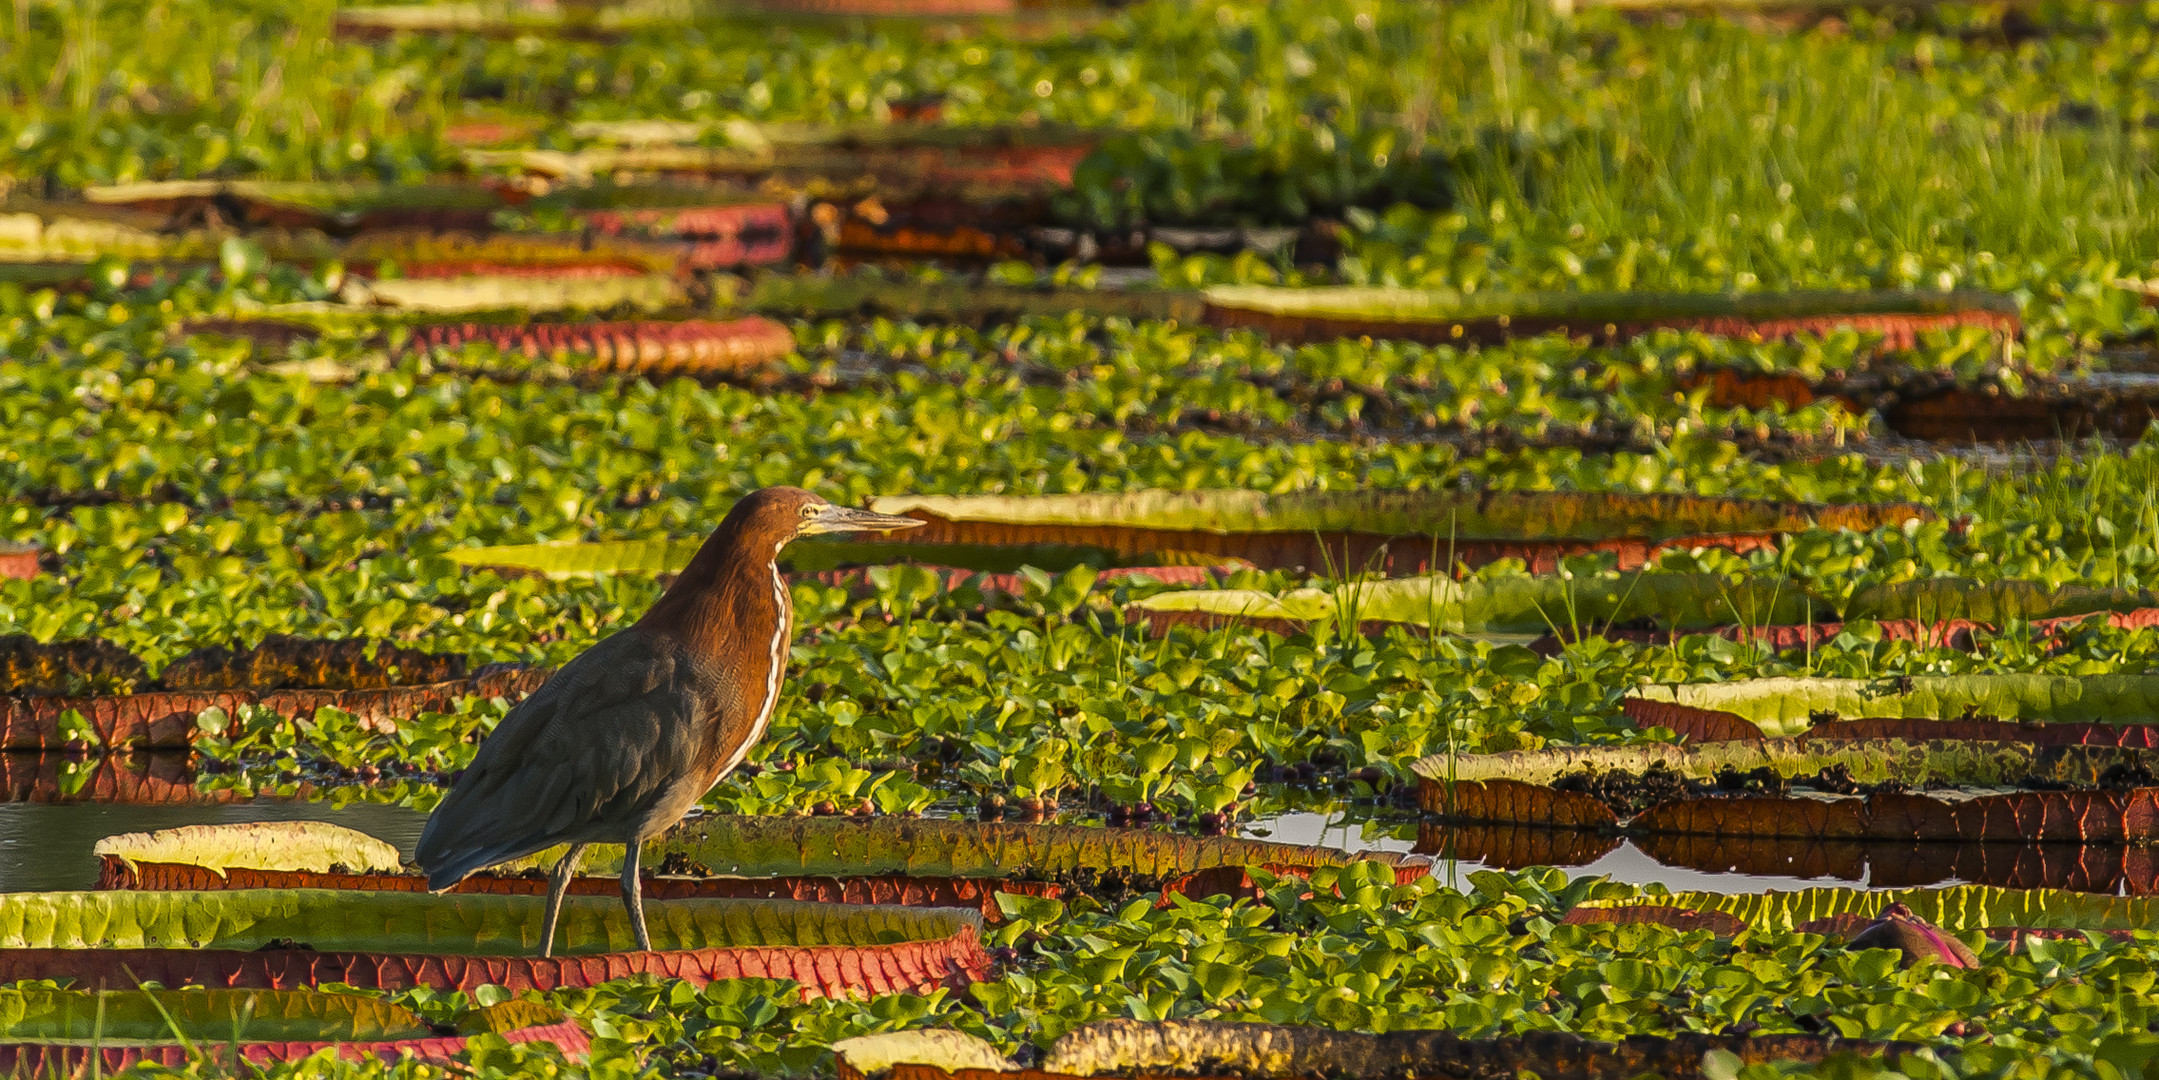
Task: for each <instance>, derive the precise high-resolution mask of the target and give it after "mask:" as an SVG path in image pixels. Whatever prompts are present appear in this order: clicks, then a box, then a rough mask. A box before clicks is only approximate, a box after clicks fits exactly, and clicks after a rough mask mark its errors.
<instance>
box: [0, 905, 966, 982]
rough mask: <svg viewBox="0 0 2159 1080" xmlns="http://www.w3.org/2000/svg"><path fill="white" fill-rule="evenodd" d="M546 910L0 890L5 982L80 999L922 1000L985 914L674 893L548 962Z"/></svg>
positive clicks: (561, 948)
mask: <svg viewBox="0 0 2159 1080" xmlns="http://www.w3.org/2000/svg"><path fill="white" fill-rule="evenodd" d="M542 904H543V900H542V898H540V897H537V896H489V895H451V896H430V895H426V894H413V893H399V892H338V891H331V890H319V889H292V890H271V889H262V890H246V891H226V892H189V893H153V892H132V891H109V892H87V893H68V892H62V893H15V894H8V895H5V896H0V980H20V979H47V978H57V977H62V976H65V977H69V978H72V979H74V980H75V984H76V985H78V986H82V987H86V988H102V987H128V986H135V985H138V980H149V981H155V982H159V983H163V984H166V985H186V984H192V983H205V984H211V985H219V986H233V987H268V988H280V987H291V986H306V985H313V984H315V983H316V982H318V981H337V982H345V983H351V984H353V985H356V986H366V987H370V988H379V989H398V988H403V987H409V986H434V987H439V988H449V989H466V990H469V989H472V988H474V987H477V986H480V985H483V984H487V983H495V984H499V985H503V986H507V987H510V988H511V989H519V988H523V987H528V986H538V987H542V988H545V987H552V986H582V985H592V984H594V983H597V982H601V981H605V980H607V979H611V978H624V977H628V976H631V975H635V974H638V973H641V972H653V973H656V974H665V975H669V976H674V977H679V978H684V979H688V980H690V981H692V982H696V983H702V982H706V981H709V980H713V979H728V978H786V979H794V980H795V981H797V982H800V983H802V984H803V986H804V988H805V990H806V992H809V993H813V994H839V993H847V992H851V991H868V992H871V993H886V992H891V991H896V990H915V991H918V992H919V991H923V990H927V989H929V988H931V987H934V986H939V985H945V984H946V983H947V982H948V981H964V980H965V979H968V978H971V977H976V976H979V975H980V974H982V973H983V972H984V971H985V970H986V968H987V958H986V957H985V956H984V954H983V953H982V949H981V945H980V943H979V940H978V936H979V928H980V925H981V918H980V916H979V915H976V914H975V913H973V912H968V911H962V910H960V909H956V908H902V907H879V906H871V905H830V904H805V903H796V902H792V901H781V900H667V901H654V902H650V903H647V904H646V905H645V914H646V919H647V922H648V926H649V928H650V931H651V936H652V940H653V944H654V945H655V946H656V947H657V951H653V952H639V951H635V950H636V940H635V936H634V935H633V933H632V932H631V928H630V925H629V921H628V917H627V916H626V915H625V914H624V912H623V910H622V905H621V903H620V901H619V900H616V899H614V898H611V897H584V896H578V897H571V898H569V899H568V900H566V901H565V902H564V906H563V911H562V926H561V931H560V933H559V934H558V937H557V939H556V945H557V950H558V952H557V955H556V956H555V957H553V958H550V959H538V958H536V957H534V956H533V955H532V954H533V953H534V952H535V951H536V950H537V945H538V940H539V930H540V919H541V907H542Z"/></svg>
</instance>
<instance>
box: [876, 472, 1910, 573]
mask: <svg viewBox="0 0 2159 1080" xmlns="http://www.w3.org/2000/svg"><path fill="white" fill-rule="evenodd" d="M871 508H872V509H875V510H877V511H879V512H880V513H887V514H907V515H910V516H913V517H917V518H921V519H922V520H924V521H926V522H928V523H929V524H928V525H927V526H925V527H924V528H922V529H918V530H915V531H914V532H913V533H911V534H910V542H913V543H924V544H931V543H976V544H1001V545H1014V544H1041V543H1051V544H1075V545H1087V546H1103V547H1109V548H1111V549H1113V550H1116V551H1120V552H1127V553H1136V552H1140V551H1199V552H1206V553H1209V554H1212V555H1215V556H1231V557H1236V558H1242V559H1246V560H1248V561H1250V562H1252V563H1253V564H1255V565H1258V566H1261V567H1268V568H1277V567H1304V568H1307V569H1313V570H1318V569H1323V568H1329V567H1332V568H1336V569H1339V570H1341V571H1343V572H1354V571H1358V570H1363V569H1367V568H1373V569H1380V570H1383V571H1385V572H1387V573H1390V574H1402V573H1410V572H1429V571H1432V570H1435V569H1443V567H1441V566H1439V564H1440V563H1441V562H1442V561H1443V560H1445V559H1446V558H1447V557H1448V556H1450V555H1451V556H1452V557H1453V558H1454V559H1455V560H1456V561H1459V562H1465V563H1469V564H1471V565H1476V564H1480V563H1485V562H1490V561H1493V560H1495V559H1501V558H1510V557H1512V558H1524V559H1527V560H1529V561H1530V562H1531V565H1532V567H1533V568H1537V569H1548V568H1550V567H1552V566H1554V565H1556V561H1557V559H1558V557H1559V556H1561V555H1564V554H1573V553H1579V552H1591V551H1603V552H1612V553H1615V554H1617V555H1618V557H1619V561H1620V563H1621V565H1622V566H1639V565H1641V564H1642V563H1643V562H1645V561H1646V560H1647V559H1648V557H1649V555H1650V553H1651V552H1652V551H1654V550H1656V549H1657V548H1660V547H1696V546H1705V545H1706V546H1719V547H1729V548H1734V549H1744V550H1752V549H1755V548H1759V547H1766V546H1770V545H1772V544H1773V542H1774V538H1775V537H1776V536H1777V535H1779V534H1782V533H1786V532H1796V531H1800V530H1804V529H1808V528H1831V529H1839V528H1850V529H1873V528H1877V527H1880V526H1884V525H1896V524H1901V523H1903V522H1905V521H1908V520H1914V519H1918V520H1926V519H1929V518H1931V517H1932V516H1933V515H1932V513H1931V512H1930V511H1928V510H1926V509H1925V508H1923V507H1920V506H1917V505H1914V504H1911V503H1882V504H1839V505H1812V504H1802V503H1780V502H1772V501H1766V500H1753V499H1725V498H1709V497H1705V496H1692V495H1630V494H1616V493H1583V492H1524V491H1484V492H1468V493H1464V492H1444V491H1422V492H1407V491H1307V492H1293V493H1289V494H1283V495H1270V494H1267V493H1265V492H1259V491H1132V492H1121V493H1114V494H1091V495H1043V496H996V495H991V496H884V497H880V498H876V499H873V500H871Z"/></svg>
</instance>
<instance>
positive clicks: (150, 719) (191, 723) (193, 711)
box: [0, 667, 550, 750]
mask: <svg viewBox="0 0 2159 1080" xmlns="http://www.w3.org/2000/svg"><path fill="white" fill-rule="evenodd" d="M549 674H550V671H549V670H548V669H544V668H510V667H497V668H495V669H493V670H483V671H482V672H481V673H479V674H477V675H475V676H473V677H472V678H469V679H457V680H453V681H450V682H440V683H428V684H425V685H420V686H390V687H380V688H371V689H361V690H189V691H164V692H152V693H140V694H120V695H113V696H94V697H17V696H0V749H5V750H52V749H61V748H65V747H67V746H69V745H71V741H70V737H69V731H68V726H67V723H66V722H65V721H66V717H67V714H68V713H70V712H73V713H76V714H78V715H79V716H81V718H82V720H83V722H84V723H85V724H87V726H88V730H89V731H90V732H92V733H94V734H95V735H96V736H97V737H98V739H99V740H100V741H101V743H102V745H104V746H107V747H111V748H115V749H136V750H145V749H173V748H179V747H185V746H188V745H190V744H191V743H193V742H194V740H195V737H196V735H197V734H198V733H199V732H200V730H201V729H200V728H199V726H198V725H197V723H196V717H197V716H199V715H201V714H203V713H206V712H213V711H215V712H220V713H222V714H224V715H226V716H230V715H233V714H235V713H237V712H238V711H239V710H240V709H242V708H246V707H253V708H256V709H263V710H267V711H269V712H273V713H276V714H277V715H279V716H292V717H312V716H314V715H315V713H316V711H317V710H320V709H325V708H331V709H341V710H343V711H345V712H348V713H351V714H352V715H353V716H354V717H356V718H357V719H359V720H361V721H363V722H366V723H377V724H382V723H388V724H393V725H394V723H395V722H396V721H397V720H398V719H399V718H402V717H410V716H415V715H417V714H419V713H421V712H448V711H451V710H453V709H454V708H455V707H456V706H457V703H458V702H460V701H462V700H464V699H465V698H468V697H477V698H483V699H484V698H495V697H505V698H509V699H511V700H513V701H514V700H518V699H521V698H523V697H524V696H525V695H526V694H529V693H531V692H532V691H534V690H536V689H538V688H539V687H540V684H541V683H543V682H545V681H546V680H547V676H548V675H549Z"/></svg>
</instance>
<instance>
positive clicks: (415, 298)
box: [346, 274, 689, 313]
mask: <svg viewBox="0 0 2159 1080" xmlns="http://www.w3.org/2000/svg"><path fill="white" fill-rule="evenodd" d="M346 288H347V290H348V291H349V292H352V293H353V294H354V298H355V300H356V302H359V303H363V304H365V303H372V304H380V305H383V306H386V307H393V308H401V309H404V310H406V311H428V312H437V313H450V312H473V311H527V312H542V311H605V310H608V309H610V308H618V307H624V308H637V309H640V310H645V311H657V310H659V309H662V308H667V307H674V306H678V305H681V304H685V303H687V302H688V299H689V297H688V295H687V294H686V293H684V292H683V291H682V285H681V283H680V282H678V281H676V280H675V279H674V278H672V277H669V276H666V275H663V274H644V275H638V276H610V277H505V276H499V275H498V276H484V275H476V276H471V277H453V278H394V279H389V280H382V281H375V282H372V283H368V284H364V285H363V284H361V283H359V282H348V283H347V285H346Z"/></svg>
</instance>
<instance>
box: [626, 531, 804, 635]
mask: <svg viewBox="0 0 2159 1080" xmlns="http://www.w3.org/2000/svg"><path fill="white" fill-rule="evenodd" d="M784 543H786V541H785V540H777V541H775V540H768V539H764V538H761V537H755V536H739V535H738V536H730V535H726V534H723V533H716V534H714V535H713V536H712V538H711V539H708V540H706V541H705V543H704V546H703V547H700V548H698V549H697V557H696V558H694V559H691V560H690V565H689V566H687V567H685V568H683V571H682V574H681V575H680V576H679V577H677V578H675V581H674V584H672V585H669V586H668V587H667V592H666V593H665V594H663V595H662V596H661V597H660V599H659V601H658V602H657V603H655V604H653V605H652V608H651V610H649V611H647V612H645V616H644V618H642V619H639V620H638V625H639V626H640V627H642V628H644V629H645V630H646V631H647V632H650V633H659V634H665V635H667V636H670V637H672V638H674V639H675V640H677V641H679V642H680V643H681V644H682V645H683V646H684V647H685V648H686V649H688V650H689V651H690V652H692V653H696V654H700V655H705V656H709V657H712V658H715V659H721V658H725V657H729V656H731V655H734V654H737V653H740V652H742V651H744V650H755V651H757V652H758V653H759V654H760V655H761V654H762V653H763V652H764V651H765V650H768V649H771V648H773V647H774V646H773V645H772V641H773V639H774V635H776V634H777V635H780V636H783V637H784V636H786V635H787V633H788V632H789V630H790V629H791V624H792V623H793V621H794V618H793V617H794V602H793V598H792V597H791V596H790V595H789V593H788V588H787V580H786V578H784V577H782V576H781V575H780V571H779V550H780V547H781V545H782V544H784Z"/></svg>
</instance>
